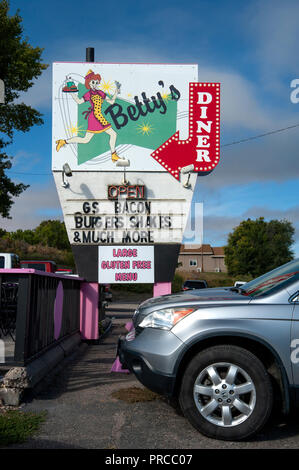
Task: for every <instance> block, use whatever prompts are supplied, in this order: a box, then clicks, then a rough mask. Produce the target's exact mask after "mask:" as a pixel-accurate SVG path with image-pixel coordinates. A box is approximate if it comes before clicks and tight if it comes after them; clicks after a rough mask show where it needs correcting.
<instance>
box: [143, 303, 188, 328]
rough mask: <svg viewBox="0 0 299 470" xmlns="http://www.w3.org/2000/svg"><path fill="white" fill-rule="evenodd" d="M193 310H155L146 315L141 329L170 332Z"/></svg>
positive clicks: (179, 308) (178, 308)
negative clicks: (156, 329) (157, 329)
mask: <svg viewBox="0 0 299 470" xmlns="http://www.w3.org/2000/svg"><path fill="white" fill-rule="evenodd" d="M194 310H195V308H181V307H177V308H166V309H163V310H157V311H155V312H153V313H150V314H149V315H147V316H146V317H145V318H144V319H143V320H142V322H141V323H140V325H139V326H140V327H141V328H160V329H161V330H171V328H173V327H174V325H176V324H177V323H178V322H179V321H180V320H182V319H183V318H185V317H186V316H187V315H189V314H190V313H192V312H194Z"/></svg>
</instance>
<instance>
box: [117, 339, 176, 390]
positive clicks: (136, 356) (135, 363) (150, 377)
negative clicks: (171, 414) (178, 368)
mask: <svg viewBox="0 0 299 470" xmlns="http://www.w3.org/2000/svg"><path fill="white" fill-rule="evenodd" d="M160 332H161V330H160ZM148 333H149V332H146V331H144V332H143V333H142V334H141V335H140V336H138V337H137V338H136V339H134V340H133V341H127V340H126V337H125V336H121V337H120V338H119V340H118V348H117V353H118V356H119V360H120V362H121V364H122V366H123V368H124V369H129V370H130V371H131V372H133V374H135V376H136V378H137V379H138V380H139V381H140V382H141V383H142V384H143V385H144V386H145V387H147V388H149V389H150V390H152V391H153V392H156V393H159V394H161V395H166V396H170V397H171V396H173V395H174V389H175V382H176V375H175V373H174V372H173V366H172V364H175V362H176V357H177V348H175V350H174V351H173V346H174V343H175V344H176V345H177V346H179V349H181V346H182V343H181V341H180V340H179V339H178V338H177V337H176V336H174V335H173V334H172V333H170V332H167V333H168V336H169V338H170V341H169V344H168V346H169V349H170V351H169V354H168V355H167V354H166V355H165V353H166V351H165V341H164V342H162V343H161V346H162V345H163V348H162V351H161V355H160V354H159V353H158V350H157V344H155V343H154V344H153V345H152V348H153V350H154V351H155V352H154V353H153V352H152V351H151V350H150V351H149V350H148V349H149V348H148V344H147V341H146V340H147V338H146V336H149V335H148ZM157 333H158V335H159V332H158V331H157V332H154V331H153V330H152V334H153V335H154V336H158V335H157ZM163 335H164V336H166V332H161V336H163ZM141 336H143V337H144V339H143V341H141ZM155 346H156V348H155ZM171 346H172V347H171ZM165 358H167V360H166V361H165ZM159 366H160V367H159ZM161 369H162V370H161ZM163 369H164V370H163ZM165 369H168V370H165Z"/></svg>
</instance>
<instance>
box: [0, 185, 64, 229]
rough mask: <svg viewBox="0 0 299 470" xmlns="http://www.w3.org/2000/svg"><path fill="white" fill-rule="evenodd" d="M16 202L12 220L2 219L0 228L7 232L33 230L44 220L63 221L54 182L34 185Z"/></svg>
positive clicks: (12, 211)
mask: <svg viewBox="0 0 299 470" xmlns="http://www.w3.org/2000/svg"><path fill="white" fill-rule="evenodd" d="M14 201H15V203H14V205H13V207H12V210H11V217H12V219H3V218H1V217H0V227H1V228H3V229H5V230H8V231H15V230H17V229H22V230H25V229H33V228H35V227H37V225H39V224H40V222H41V221H42V220H48V219H58V218H59V219H60V220H62V213H61V209H60V203H59V199H58V196H57V192H56V187H55V184H54V182H53V183H48V185H41V184H33V185H32V186H30V188H28V189H27V190H26V191H25V192H23V193H22V194H21V195H20V196H19V197H17V198H15V199H14Z"/></svg>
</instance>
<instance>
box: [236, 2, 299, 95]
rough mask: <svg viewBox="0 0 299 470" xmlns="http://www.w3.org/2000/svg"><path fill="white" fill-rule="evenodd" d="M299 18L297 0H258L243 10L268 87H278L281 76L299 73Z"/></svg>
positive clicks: (245, 29) (246, 26)
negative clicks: (298, 57) (298, 58)
mask: <svg viewBox="0 0 299 470" xmlns="http://www.w3.org/2000/svg"><path fill="white" fill-rule="evenodd" d="M298 17H299V3H298V1H297V0H285V1H283V2H281V1H280V0H263V1H262V2H261V1H258V0H256V1H255V2H253V3H252V4H250V5H249V7H248V8H247V9H246V10H245V12H244V18H243V25H244V31H246V34H247V36H248V37H249V38H250V41H252V44H253V46H254V53H253V56H254V57H255V58H257V59H258V61H259V63H260V67H261V70H262V74H263V77H264V79H265V80H266V84H267V86H271V85H272V86H275V87H276V88H279V86H280V84H279V79H280V77H282V76H284V75H286V74H288V75H289V74H290V73H293V74H294V75H296V74H297V75H298V60H297V56H298V41H299V29H298ZM249 18H250V19H249ZM293 78H296V77H295V76H294V77H293Z"/></svg>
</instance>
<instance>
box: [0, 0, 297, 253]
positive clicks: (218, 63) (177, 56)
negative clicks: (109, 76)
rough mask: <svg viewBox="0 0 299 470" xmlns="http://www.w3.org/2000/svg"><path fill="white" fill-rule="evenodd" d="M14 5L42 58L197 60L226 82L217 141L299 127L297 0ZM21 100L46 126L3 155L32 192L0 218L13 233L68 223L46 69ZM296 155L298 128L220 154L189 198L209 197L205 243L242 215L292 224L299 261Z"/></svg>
mask: <svg viewBox="0 0 299 470" xmlns="http://www.w3.org/2000/svg"><path fill="white" fill-rule="evenodd" d="M17 9H19V10H20V14H21V16H22V18H23V26H24V36H26V37H28V39H29V42H30V43H31V44H32V45H33V46H40V47H44V49H45V50H44V53H43V60H44V62H45V63H49V64H51V63H52V62H54V61H84V60H85V48H86V47H88V46H92V47H95V60H96V61H98V62H100V61H103V62H180V63H184V62H185V63H197V64H198V67H199V79H200V80H201V81H204V80H206V81H219V82H221V85H222V95H221V99H222V111H221V120H222V125H221V142H222V145H225V144H229V143H231V142H234V141H238V140H241V139H243V138H247V137H251V136H255V135H258V134H264V133H266V132H268V131H272V130H275V129H280V128H285V127H287V126H292V125H295V124H297V123H299V103H298V104H297V105H296V104H293V103H292V102H291V100H290V93H291V88H290V82H291V80H293V79H294V78H299V64H298V58H297V57H298V51H297V44H298V40H299V28H298V24H297V22H298V21H297V20H298V18H299V2H298V1H297V0H285V1H284V2H281V1H277V0H263V1H262V2H261V1H259V0H249V1H246V2H245V1H244V2H240V1H234V0H213V1H211V0H205V1H203V0H197V1H185V2H181V1H175V0H172V1H170V0H164V1H163V2H161V1H155V0H153V1H151V2H149V3H147V4H146V3H145V2H140V1H125V2H124V1H118V0H116V1H114V2H113V3H112V4H104V3H100V2H91V3H86V8H84V4H82V2H79V1H77V0H73V1H72V2H71V3H70V2H61V1H58V0H52V1H51V2H39V1H37V0H27V1H24V0H22V1H20V0H11V2H10V11H11V14H13V13H15V11H16V10H17ZM22 100H23V101H24V102H26V103H28V104H31V105H32V106H33V107H35V108H36V109H38V110H39V111H41V112H42V113H43V114H44V120H45V124H44V125H43V126H41V127H35V128H33V129H32V130H31V131H30V132H28V133H26V134H22V133H19V134H16V136H15V139H14V144H13V145H12V146H11V147H10V148H9V149H8V150H9V153H10V154H11V155H14V156H15V158H14V164H13V168H12V170H11V171H10V173H11V176H12V177H13V178H14V180H15V181H23V182H24V183H28V184H30V185H31V186H30V188H29V189H28V190H27V191H26V192H25V193H23V195H22V196H21V197H19V198H17V199H16V202H15V205H14V208H13V210H12V214H11V215H12V217H13V218H12V220H3V219H2V220H1V221H0V223H1V226H2V227H5V228H7V229H8V230H15V229H17V228H33V227H35V226H36V225H38V223H39V222H40V221H41V220H42V219H45V218H57V217H61V211H60V205H59V201H58V197H57V195H56V189H55V185H54V182H53V178H52V176H51V67H49V68H48V70H47V71H46V72H44V74H43V75H42V76H41V77H40V78H39V79H38V80H37V82H36V84H35V85H34V86H33V87H32V88H31V89H30V90H29V92H28V93H26V94H25V95H23V96H22ZM298 160H299V127H298V128H294V129H290V130H288V131H285V132H281V133H277V134H273V135H269V136H266V137H263V138H259V139H256V140H252V141H248V142H244V143H240V144H237V145H232V146H224V147H222V151H221V162H220V164H219V165H218V167H217V168H216V169H215V170H214V172H212V173H211V174H210V175H208V176H205V177H201V178H198V184H197V188H196V194H195V196H194V200H196V201H203V202H204V241H205V243H211V244H212V245H216V246H217V245H223V244H225V243H226V239H227V234H228V233H229V232H230V231H231V230H232V228H233V227H234V226H236V225H237V224H238V223H239V222H240V221H241V220H243V219H244V218H248V217H251V218H256V217H259V216H264V217H265V218H266V220H269V219H271V218H279V219H284V218H286V219H288V220H290V221H292V222H293V224H294V226H295V228H296V243H295V245H294V250H295V253H296V255H297V256H299V202H298V200H299V198H298V196H299V189H298V187H299V185H298V179H299V175H298V166H299V165H298ZM33 173H39V174H38V175H34V174H33Z"/></svg>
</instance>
